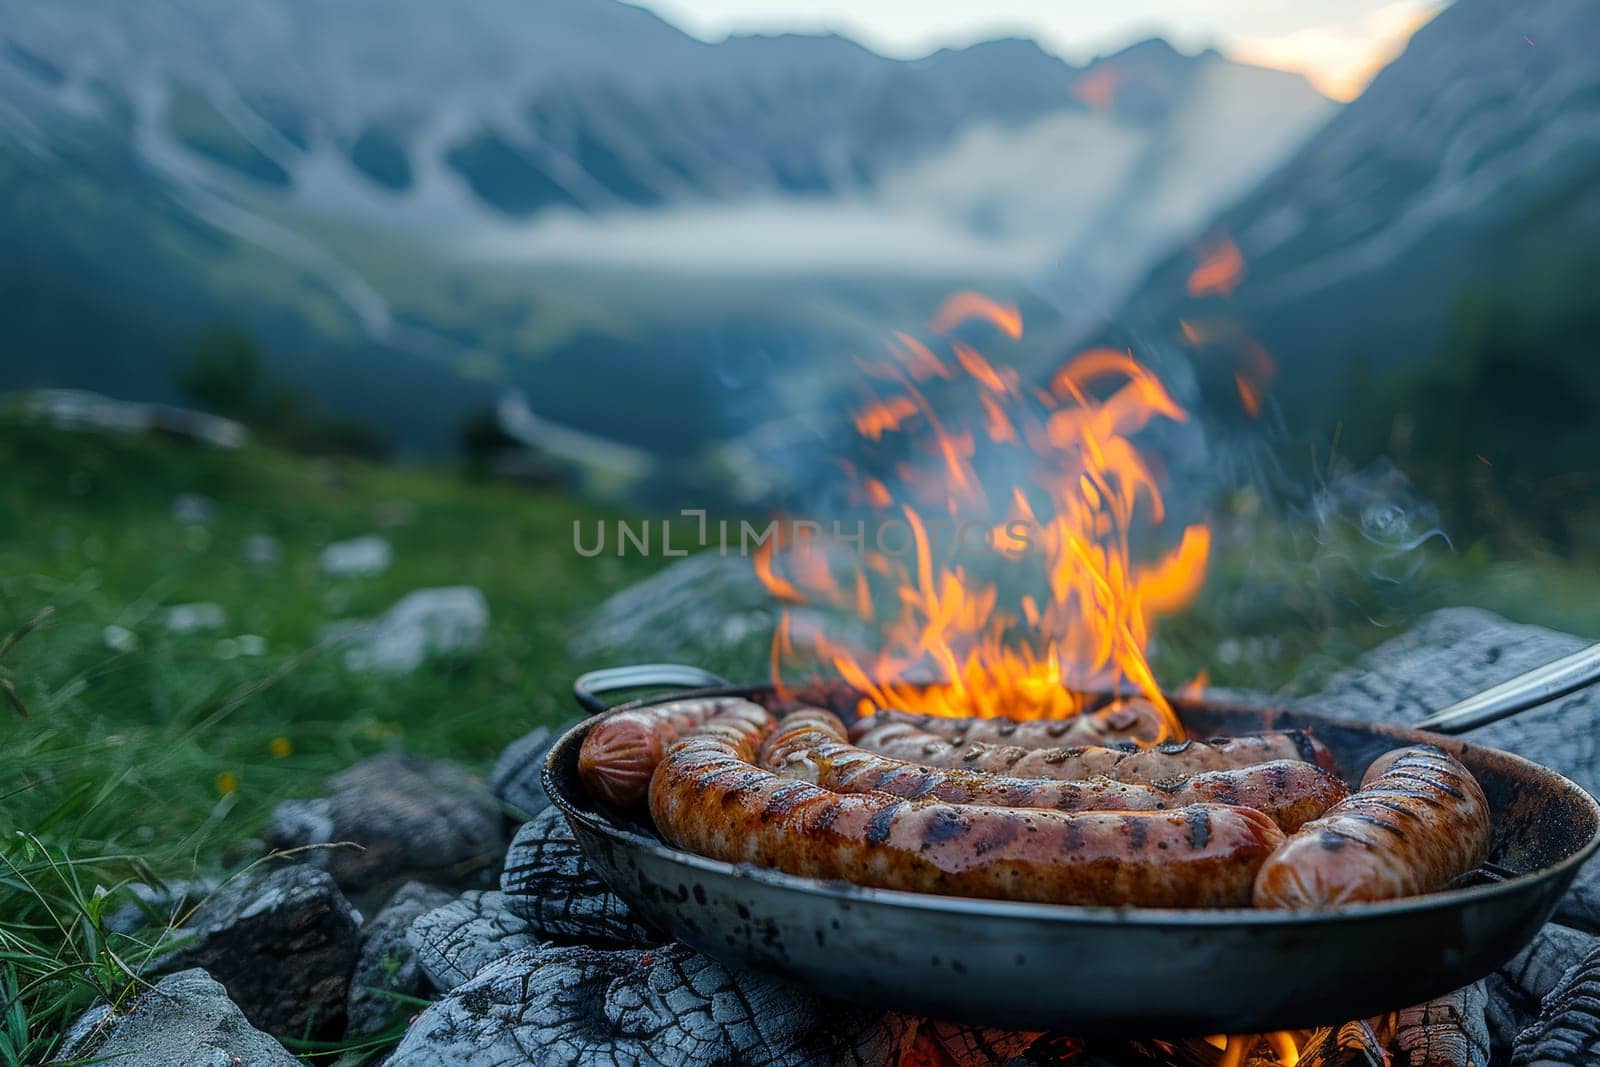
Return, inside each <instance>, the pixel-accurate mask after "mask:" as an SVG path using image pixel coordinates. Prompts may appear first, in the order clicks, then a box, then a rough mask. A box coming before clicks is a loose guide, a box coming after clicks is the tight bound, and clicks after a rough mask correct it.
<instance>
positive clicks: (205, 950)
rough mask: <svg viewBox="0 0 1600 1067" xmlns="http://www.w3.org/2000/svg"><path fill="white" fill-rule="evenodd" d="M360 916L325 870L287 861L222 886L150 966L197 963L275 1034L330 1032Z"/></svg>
mask: <svg viewBox="0 0 1600 1067" xmlns="http://www.w3.org/2000/svg"><path fill="white" fill-rule="evenodd" d="M360 925H361V917H360V915H358V914H357V913H356V911H355V909H354V908H352V907H351V906H350V902H349V901H348V900H346V899H345V898H344V894H342V893H340V892H339V887H338V886H337V885H335V884H334V882H333V879H332V878H330V877H329V876H328V875H327V873H326V872H324V871H320V870H317V869H315V868H313V867H308V866H304V865H296V866H292V867H283V868H280V869H278V870H276V871H273V872H271V873H269V874H267V875H265V876H264V877H261V878H259V879H248V880H240V881H236V882H233V883H231V884H229V885H226V886H224V887H223V888H222V889H220V890H219V891H218V892H217V893H216V894H215V895H213V896H212V897H211V898H210V899H209V900H207V901H206V902H205V903H204V904H202V905H201V906H200V908H199V909H198V910H197V911H196V912H195V913H194V915H193V917H191V918H190V920H189V922H188V923H186V924H185V925H184V926H183V927H182V928H181V929H180V930H178V931H177V932H176V936H177V937H178V938H180V939H181V940H179V941H178V943H177V947H176V948H175V949H174V950H173V951H172V952H170V953H168V954H167V955H165V956H163V957H162V958H161V959H160V960H159V961H158V962H157V965H156V970H157V971H158V973H171V972H176V971H180V970H187V969H188V968H191V967H200V968H203V969H204V970H205V971H206V972H207V973H209V974H210V975H212V976H213V977H214V978H216V980H217V981H219V982H221V983H222V984H223V986H224V987H225V988H226V989H227V990H228V996H229V997H231V998H232V999H233V1001H234V1003H236V1004H238V1005H239V1007H240V1009H241V1010H243V1011H244V1013H245V1016H246V1017H247V1018H248V1019H249V1020H250V1022H251V1023H252V1024H253V1025H255V1026H257V1027H260V1028H261V1029H263V1030H265V1031H267V1032H268V1033H270V1034H273V1035H274V1036H278V1037H300V1036H302V1035H304V1034H307V1033H310V1034H313V1035H316V1034H331V1033H335V1032H336V1028H337V1024H338V1023H339V1021H340V1020H341V1019H342V1018H343V1017H344V1005H345V995H346V992H347V990H348V987H349V982H350V971H351V968H352V967H353V966H354V964H355V961H356V948H357V931H358V928H359V927H360Z"/></svg>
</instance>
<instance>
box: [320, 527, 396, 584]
mask: <svg viewBox="0 0 1600 1067" xmlns="http://www.w3.org/2000/svg"><path fill="white" fill-rule="evenodd" d="M392 562H394V549H393V548H392V547H390V545H389V542H388V541H385V540H384V539H383V538H381V537H377V536H375V535H368V536H366V537H356V538H352V539H351V540H349V541H335V542H334V543H333V544H331V545H328V546H326V547H325V548H323V550H322V556H321V557H320V559H319V560H318V565H319V566H320V567H321V568H322V573H323V574H327V575H331V576H333V577H335V578H371V577H374V576H376V575H379V574H382V573H383V572H384V571H386V570H388V569H389V564H390V563H392Z"/></svg>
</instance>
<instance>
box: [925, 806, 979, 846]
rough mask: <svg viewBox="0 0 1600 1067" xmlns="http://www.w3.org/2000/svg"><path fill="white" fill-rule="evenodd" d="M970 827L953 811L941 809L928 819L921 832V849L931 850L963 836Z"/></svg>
mask: <svg viewBox="0 0 1600 1067" xmlns="http://www.w3.org/2000/svg"><path fill="white" fill-rule="evenodd" d="M971 829H972V825H971V824H970V823H969V822H967V820H966V819H963V818H962V817H961V816H960V815H958V814H957V813H956V812H955V811H954V810H953V809H950V808H941V809H939V810H938V811H935V812H934V813H933V814H932V815H931V816H929V818H928V823H927V825H926V826H925V827H924V828H923V831H922V847H923V848H925V849H926V848H933V847H934V846H937V845H942V844H944V843H945V842H947V841H954V840H956V839H957V838H960V837H962V836H964V835H965V834H966V833H967V832H968V831H969V830H971Z"/></svg>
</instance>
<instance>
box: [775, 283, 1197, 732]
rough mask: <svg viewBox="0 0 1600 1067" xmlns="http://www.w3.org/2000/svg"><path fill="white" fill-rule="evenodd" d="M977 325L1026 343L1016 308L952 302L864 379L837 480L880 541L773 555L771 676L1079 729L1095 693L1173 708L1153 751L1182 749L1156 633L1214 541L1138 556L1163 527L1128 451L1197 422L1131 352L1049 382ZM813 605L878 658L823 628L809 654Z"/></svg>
mask: <svg viewBox="0 0 1600 1067" xmlns="http://www.w3.org/2000/svg"><path fill="white" fill-rule="evenodd" d="M973 326H987V327H988V328H989V329H990V330H991V331H992V332H993V333H996V334H998V335H1000V338H1001V339H1003V340H1011V341H1015V340H1018V339H1020V338H1021V337H1022V332H1023V331H1022V317H1021V314H1020V312H1019V311H1018V310H1017V309H1016V308H1015V307H1013V306H1010V305H1005V304H1001V303H998V302H996V301H993V300H990V299H988V298H986V297H983V296H980V295H978V294H976V293H958V294H956V295H955V296H952V297H950V298H949V299H948V300H947V301H946V302H945V304H944V305H943V307H941V308H940V309H939V311H938V313H937V314H936V315H935V316H934V317H933V319H932V320H931V322H930V324H929V330H930V331H931V332H932V333H933V334H935V335H937V340H936V341H935V342H934V343H927V342H924V341H921V340H918V339H916V338H913V337H911V336H909V335H905V334H899V335H896V337H895V340H894V342H893V343H892V344H891V345H890V347H889V359H888V360H887V361H883V362H878V363H872V364H864V365H863V366H864V369H865V370H866V371H867V372H868V373H869V376H870V377H871V379H872V380H873V381H874V382H875V383H878V389H879V395H874V396H873V397H872V398H871V399H870V400H869V401H867V402H865V403H863V404H862V405H860V406H859V408H857V410H856V411H855V412H854V413H853V417H854V424H855V428H856V430H857V432H858V434H859V435H860V437H861V439H862V440H863V441H864V442H865V444H864V446H863V448H864V449H865V450H866V451H867V452H868V453H869V455H868V456H867V458H866V459H864V460H863V462H862V463H861V464H860V465H857V464H853V463H852V464H844V465H843V466H844V469H845V470H846V471H847V473H848V474H849V476H850V477H852V478H853V479H854V481H855V483H856V484H855V494H854V495H855V498H856V499H857V500H860V501H865V502H867V503H869V504H870V505H871V507H872V508H873V509H875V514H876V515H877V517H878V526H877V534H878V536H877V537H876V538H875V537H873V536H872V535H871V534H866V535H861V534H858V535H857V537H858V538H859V541H860V543H858V544H857V546H856V547H857V551H855V552H853V553H848V554H846V553H841V552H839V551H837V546H834V548H835V550H834V551H830V550H829V546H828V545H827V544H825V543H822V542H820V541H816V540H812V541H808V542H806V543H800V542H798V541H797V540H795V539H792V538H791V539H789V540H785V541H779V540H772V541H768V542H766V543H765V544H763V545H762V546H761V549H760V551H759V552H758V554H757V559H756V573H757V575H758V576H759V578H760V579H761V581H762V582H763V583H764V584H765V586H766V588H767V589H768V590H769V591H770V592H771V593H772V594H773V595H774V596H775V597H776V598H777V599H778V600H779V601H781V602H782V603H784V604H785V605H788V607H786V608H785V610H784V615H783V617H782V619H781V620H780V624H779V627H778V633H777V636H776V639H775V640H774V644H773V659H772V668H773V675H774V681H775V682H776V683H777V684H778V685H779V686H780V688H782V687H783V686H784V681H785V678H792V677H794V676H795V675H796V674H797V673H802V668H803V667H809V668H811V669H813V670H816V669H820V670H821V671H823V672H824V673H828V674H832V675H833V676H835V677H837V678H839V679H841V680H843V681H845V682H847V683H849V684H850V685H851V686H852V687H854V688H855V689H856V690H857V691H859V692H860V693H861V694H862V696H863V707H862V711H863V712H868V713H870V711H872V710H874V709H876V708H883V707H896V708H906V709H912V710H917V711H922V712H927V713H932V714H941V715H975V716H997V715H1004V716H1009V717H1012V718H1059V717H1064V716H1069V715H1075V714H1078V713H1080V712H1082V711H1083V710H1084V709H1085V707H1086V705H1087V702H1088V699H1089V698H1087V697H1086V696H1085V695H1084V694H1085V692H1086V691H1091V690H1099V691H1103V690H1108V689H1116V690H1121V691H1124V692H1129V693H1130V694H1133V693H1136V694H1138V695H1139V696H1142V697H1143V698H1144V699H1146V700H1148V701H1150V702H1151V703H1152V704H1154V705H1155V706H1156V707H1157V708H1158V709H1160V710H1161V712H1162V713H1163V717H1164V719H1165V728H1164V730H1163V732H1162V734H1161V737H1159V738H1152V739H1150V740H1152V741H1155V740H1162V739H1165V738H1168V737H1175V736H1181V734H1182V728H1181V726H1180V724H1179V723H1178V720H1177V718H1176V716H1175V715H1174V714H1173V712H1172V709H1171V706H1170V704H1169V703H1168V701H1167V699H1166V697H1165V695H1164V694H1163V692H1162V689H1161V687H1160V685H1159V684H1158V682H1157V680H1156V678H1155V675H1154V673H1153V672H1152V670H1151V668H1150V664H1149V662H1148V660H1147V658H1146V652H1147V650H1148V648H1149V644H1150V637H1151V625H1152V623H1153V622H1154V621H1155V620H1156V619H1158V618H1159V617H1161V616H1163V615H1168V614H1171V613H1173V612H1176V611H1178V610H1180V609H1182V608H1183V607H1184V606H1186V605H1187V604H1188V603H1189V602H1190V601H1191V600H1192V599H1193V598H1194V596H1195V595H1196V593H1197V592H1198V591H1199V588H1200V586H1201V583H1202V582H1203V580H1204V577H1205V570H1206V563H1207V559H1208V557H1209V554H1210V547H1211V536H1210V531H1209V530H1208V529H1207V528H1206V527H1205V526H1203V525H1195V526H1190V527H1188V528H1186V529H1184V530H1183V531H1182V532H1181V535H1179V536H1178V537H1177V539H1176V542H1177V543H1176V544H1175V545H1172V546H1171V547H1170V548H1169V550H1168V551H1166V553H1165V554H1164V555H1161V556H1159V557H1157V558H1153V559H1146V558H1142V557H1141V556H1140V555H1139V554H1138V553H1137V551H1136V543H1137V542H1138V541H1139V540H1140V538H1141V537H1142V535H1143V534H1144V533H1146V532H1156V531H1158V530H1159V528H1160V527H1161V525H1162V523H1163V522H1164V521H1165V518H1166V515H1165V504H1164V501H1163V498H1162V493H1161V488H1160V481H1161V478H1160V471H1159V470H1158V469H1157V467H1156V465H1155V464H1153V462H1152V461H1151V460H1150V459H1149V458H1147V457H1146V456H1144V455H1143V454H1141V452H1140V451H1139V449H1138V448H1137V447H1136V445H1135V442H1134V438H1135V436H1136V435H1138V434H1140V433H1141V432H1142V431H1146V430H1147V429H1148V428H1150V427H1152V426H1153V425H1154V424H1158V423H1161V422H1182V421H1184V420H1186V419H1187V417H1188V416H1187V413H1186V412H1185V411H1184V410H1183V409H1182V408H1181V407H1180V406H1179V405H1178V404H1177V403H1176V401H1174V400H1173V398H1172V397H1171V395H1170V394H1169V393H1168V392H1167V390H1166V388H1165V387H1164V386H1163V385H1162V384H1161V382H1160V380H1159V379H1158V378H1157V377H1156V376H1155V375H1154V374H1153V373H1151V372H1150V371H1149V370H1148V369H1147V368H1145V367H1143V366H1141V365H1140V364H1139V363H1137V362H1136V361H1135V360H1134V359H1133V358H1132V356H1131V355H1129V354H1128V353H1126V352H1122V351H1117V350H1113V349H1104V348H1100V349H1091V350H1089V351H1086V352H1083V353H1081V354H1080V355H1078V356H1077V357H1076V358H1074V359H1072V360H1071V361H1069V362H1068V363H1067V364H1066V365H1065V366H1063V367H1062V368H1061V369H1060V370H1059V371H1057V372H1056V374H1055V375H1054V376H1053V377H1052V378H1051V379H1050V380H1049V383H1048V386H1047V387H1045V388H1040V387H1037V386H1035V385H1032V384H1027V383H1025V382H1024V381H1023V378H1022V375H1021V374H1019V373H1018V372H1017V371H1016V370H1015V369H1014V368H1012V367H1010V366H1007V365H1005V364H1004V363H1002V362H998V361H996V360H995V359H993V358H992V357H991V356H990V355H987V354H985V353H983V352H981V351H980V350H979V349H978V348H977V347H975V346H974V345H973V344H971V343H969V342H968V341H967V340H966V339H965V338H964V337H963V338H956V337H954V336H952V334H953V333H954V332H955V331H957V330H959V329H962V328H964V327H965V328H967V329H968V330H970V329H971V327H973ZM936 349H938V351H936ZM952 400H953V401H955V402H953V403H952V402H950V401H952ZM891 528H892V529H893V530H894V531H895V533H894V535H893V536H889V533H890V530H891ZM801 605H812V606H825V607H829V608H832V609H836V610H838V611H841V612H843V613H845V614H847V615H850V616H853V617H854V618H855V619H856V620H858V621H859V622H860V623H861V624H864V628H865V629H870V630H872V631H874V632H875V633H876V641H875V646H876V647H875V648H873V649H872V650H868V649H866V648H864V647H859V646H862V645H864V644H866V643H867V642H865V641H861V640H847V639H846V638H845V637H843V636H840V635H836V634H829V633H820V632H815V631H816V630H817V629H818V628H816V627H811V628H810V629H809V630H808V631H807V632H806V633H805V634H804V635H803V637H804V640H801V636H802V635H800V634H799V633H798V626H797V622H796V617H794V616H793V615H792V614H791V608H794V607H799V606H801ZM802 646H804V647H802Z"/></svg>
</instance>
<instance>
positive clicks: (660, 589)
mask: <svg viewBox="0 0 1600 1067" xmlns="http://www.w3.org/2000/svg"><path fill="white" fill-rule="evenodd" d="M776 622H777V618H776V614H775V613H774V610H773V602H772V596H771V594H769V593H768V592H767V591H766V589H765V588H763V587H762V585H761V583H760V581H758V580H757V579H756V576H755V572H754V570H752V569H751V566H750V561H749V560H748V559H741V558H738V557H736V556H728V557H722V556H719V555H718V554H717V553H716V552H702V553H699V554H698V555H694V556H690V557H688V558H687V559H683V560H679V561H678V562H677V563H674V564H672V565H671V566H669V567H665V568H663V569H662V570H661V571H660V572H659V573H657V574H654V575H652V576H650V577H649V578H646V579H645V580H644V581H642V582H639V583H638V584H636V585H632V586H629V587H628V588H627V589H624V590H622V591H621V592H619V593H616V594H614V595H612V596H610V597H608V598H606V600H605V601H604V602H602V603H601V604H600V605H599V607H597V608H596V609H595V611H594V612H593V613H592V614H591V615H590V616H589V617H588V618H587V619H585V620H584V622H583V623H582V625H581V626H580V627H579V628H578V629H577V630H576V631H575V633H574V635H573V638H572V641H571V649H572V653H573V656H574V657H575V658H577V659H581V660H588V661H594V662H602V661H604V662H613V663H627V662H634V663H638V662H644V661H648V660H676V661H679V662H683V663H696V664H700V665H701V666H704V667H706V668H708V669H710V670H715V671H722V672H723V673H725V674H727V675H728V676H729V677H733V678H740V677H758V676H760V675H761V674H764V673H765V664H766V657H767V652H768V649H769V647H770V645H771V640H772V630H773V627H774V626H775V625H776Z"/></svg>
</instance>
